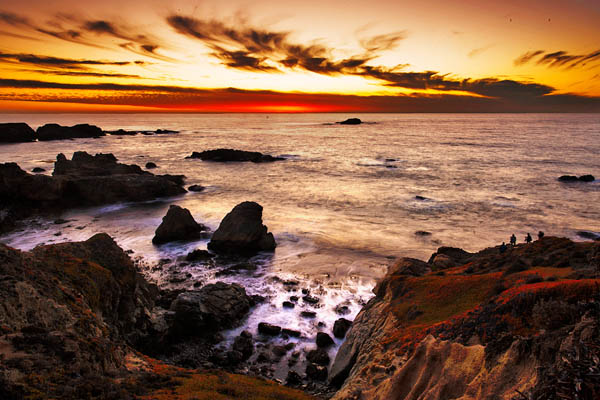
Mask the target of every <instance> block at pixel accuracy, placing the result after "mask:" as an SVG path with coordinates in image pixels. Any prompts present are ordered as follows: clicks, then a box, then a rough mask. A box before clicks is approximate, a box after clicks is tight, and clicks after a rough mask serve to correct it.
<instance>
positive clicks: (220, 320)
mask: <svg viewBox="0 0 600 400" xmlns="http://www.w3.org/2000/svg"><path fill="white" fill-rule="evenodd" d="M171 310H172V311H174V312H175V320H174V326H173V328H172V331H173V332H172V333H173V334H174V335H175V336H176V337H177V336H181V335H183V336H188V335H189V336H203V335H205V334H208V333H214V332H217V331H220V330H223V329H229V328H233V327H235V326H238V325H239V324H240V322H241V321H242V319H243V318H244V317H245V316H246V315H247V314H248V311H249V310H250V298H249V297H248V295H247V294H246V290H245V289H244V288H243V287H242V286H240V285H237V284H235V283H234V284H231V285H230V284H227V283H224V282H217V283H213V284H209V285H206V286H204V287H203V288H202V289H200V290H198V291H189V292H184V293H181V294H179V295H178V296H177V298H176V299H175V301H173V303H172V304H171Z"/></svg>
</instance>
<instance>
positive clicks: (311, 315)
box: [300, 311, 317, 318]
mask: <svg viewBox="0 0 600 400" xmlns="http://www.w3.org/2000/svg"><path fill="white" fill-rule="evenodd" d="M300 316H301V317H303V318H315V317H316V316H317V313H316V312H314V311H302V312H301V313H300Z"/></svg>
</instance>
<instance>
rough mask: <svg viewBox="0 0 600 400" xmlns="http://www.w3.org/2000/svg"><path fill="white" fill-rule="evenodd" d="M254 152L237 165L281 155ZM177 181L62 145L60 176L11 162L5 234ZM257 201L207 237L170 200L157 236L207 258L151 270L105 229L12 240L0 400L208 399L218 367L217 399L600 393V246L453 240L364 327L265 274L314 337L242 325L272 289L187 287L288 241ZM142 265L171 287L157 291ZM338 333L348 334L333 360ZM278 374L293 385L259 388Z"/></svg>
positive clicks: (2, 283)
mask: <svg viewBox="0 0 600 400" xmlns="http://www.w3.org/2000/svg"><path fill="white" fill-rule="evenodd" d="M257 154H259V155H260V156H256V154H254V153H251V154H250V156H251V157H250V158H248V159H247V160H242V159H236V160H235V161H253V162H265V161H272V160H270V159H267V160H265V159H263V157H265V155H262V154H260V153H257ZM234 156H235V157H238V156H244V157H246V155H244V154H241V153H234ZM256 157H259V158H256ZM268 157H271V156H268ZM199 158H201V157H199ZM257 160H260V161H257ZM183 184H184V177H183V176H181V175H154V174H152V173H149V172H147V171H143V170H142V169H141V168H140V167H138V166H136V165H126V164H121V163H118V161H117V159H116V157H115V156H114V155H112V154H96V155H95V156H92V155H89V154H87V153H85V152H75V153H74V154H73V156H72V158H71V160H69V159H67V158H66V157H65V156H64V155H62V154H59V155H58V156H57V159H56V162H55V166H54V172H53V174H52V176H46V175H31V174H28V173H27V172H25V171H23V170H22V169H20V168H19V166H18V165H16V164H14V163H6V164H0V195H2V199H3V200H2V204H0V206H1V207H2V210H3V211H2V216H3V217H2V224H1V225H0V228H1V229H3V230H4V231H8V230H10V229H13V228H14V226H15V224H16V223H17V222H18V220H19V219H22V218H25V217H28V216H31V215H33V214H34V213H40V214H42V215H51V213H53V212H59V211H63V210H66V209H69V208H72V207H84V206H95V205H101V204H112V203H115V202H122V201H131V202H137V201H144V200H151V199H155V198H159V197H165V196H177V195H181V194H184V193H185V192H186V190H185V189H184V188H183ZM262 211H263V210H262V207H261V206H260V205H259V204H257V203H254V202H243V203H240V204H238V205H237V206H236V207H234V208H233V209H232V210H231V212H230V213H229V214H227V215H226V216H225V217H224V218H223V220H222V221H221V224H220V226H219V227H218V229H217V230H216V231H215V232H214V233H212V234H211V233H210V232H209V230H208V228H207V227H205V226H204V225H202V224H201V223H198V222H196V221H195V220H194V218H193V216H192V215H191V213H190V211H189V210H186V209H184V208H181V207H179V206H175V205H172V206H171V208H170V209H169V210H168V212H167V214H166V215H165V217H164V218H163V221H162V223H161V224H160V226H158V227H157V230H156V234H155V238H154V240H153V243H154V244H155V245H157V246H160V245H163V244H165V243H169V242H173V241H175V242H177V241H182V240H183V241H185V240H194V239H197V238H198V237H201V236H203V235H206V237H210V242H209V244H208V250H209V251H206V250H201V249H197V250H194V251H192V252H190V253H189V254H187V255H186V256H185V257H183V258H182V259H180V260H175V261H173V260H165V262H164V263H162V261H161V263H159V265H155V266H147V265H143V259H141V260H140V259H139V260H138V261H139V263H138V264H136V263H134V262H133V261H132V260H131V258H130V256H129V254H127V253H126V252H125V251H124V250H123V249H121V248H120V247H119V246H118V245H117V244H116V243H115V241H114V240H113V239H112V238H111V237H110V236H108V235H107V234H102V233H101V234H97V235H94V236H93V237H91V238H89V239H88V240H86V241H83V242H74V243H61V244H54V245H46V246H38V247H36V248H35V249H33V250H32V251H29V252H21V251H19V250H15V249H12V248H10V247H7V246H5V245H3V244H0V260H1V268H0V287H1V289H2V290H0V296H1V301H0V397H2V398H15V399H20V398H40V399H42V398H47V397H54V398H73V397H78V398H115V399H116V398H193V396H195V395H198V397H201V396H200V395H202V396H205V395H207V394H208V395H209V394H210V393H211V392H210V391H211V390H213V389H214V387H215V385H214V384H209V383H207V384H206V387H203V388H198V386H197V384H198V382H204V381H210V382H212V381H211V379H213V377H215V376H216V377H218V378H215V379H217V380H218V381H219V382H221V384H220V386H219V390H220V391H217V393H221V394H225V395H227V396H230V397H232V398H235V397H236V393H237V394H239V393H246V394H247V393H254V392H253V391H255V392H256V393H257V394H256V398H273V399H304V398H310V396H311V395H314V396H317V397H319V398H329V397H332V396H333V398H335V399H389V398H398V399H417V398H419V399H437V398H458V397H463V398H478V399H479V398H482V399H497V398H501V399H512V398H518V397H519V396H520V395H522V396H524V397H526V398H531V399H536V400H537V399H543V398H547V397H544V396H545V395H547V394H548V393H552V392H553V391H554V392H556V393H561V394H565V395H573V394H577V395H578V396H580V397H579V398H584V399H587V398H594V395H595V394H597V393H599V392H598V390H600V380H599V379H598V376H600V375H599V373H600V364H599V361H598V360H599V358H598V357H599V356H600V353H599V352H598V349H599V348H600V343H599V342H598V338H599V337H600V335H598V334H599V333H600V325H599V323H598V317H599V316H600V297H599V296H600V289H599V285H600V279H599V274H600V242H598V241H592V242H579V243H577V242H572V241H570V240H568V239H564V238H556V237H548V236H547V237H543V238H542V239H540V240H538V241H535V242H533V243H531V244H523V245H518V246H514V247H513V246H511V247H509V248H508V249H507V250H503V249H502V248H500V247H499V246H497V247H493V248H488V249H485V250H482V251H480V252H478V253H469V252H466V251H464V250H461V249H457V248H449V247H441V248H439V249H438V251H437V252H436V253H435V254H433V255H432V256H431V258H430V259H429V260H428V261H427V262H425V261H420V260H416V259H409V258H402V259H399V260H398V261H397V262H396V263H395V264H394V265H393V266H392V267H390V269H389V271H388V273H387V275H386V276H385V277H384V278H383V279H382V280H381V281H380V282H379V283H378V285H377V286H376V288H375V289H374V293H375V297H373V298H372V299H371V300H370V301H369V302H368V303H367V304H365V306H364V307H363V309H362V311H361V312H360V313H359V315H358V316H357V317H356V319H355V320H354V321H350V320H349V319H346V318H345V317H344V316H346V315H347V314H348V312H349V311H348V307H347V306H346V305H344V303H340V304H339V305H338V306H337V307H336V309H335V311H336V313H337V314H338V315H339V318H338V319H337V320H336V321H335V323H334V324H333V325H332V326H326V325H325V324H323V323H322V321H320V318H319V315H318V313H319V307H320V299H319V292H318V291H316V290H311V288H309V287H306V286H304V285H303V283H301V282H299V281H295V280H284V279H280V278H278V277H276V276H265V277H264V279H271V280H273V281H274V282H276V283H277V285H278V287H279V288H280V289H279V290H280V291H281V293H284V294H285V297H286V300H285V301H283V302H282V303H281V304H276V305H274V306H275V307H281V308H285V309H288V310H294V313H296V314H297V316H298V317H299V318H303V319H307V320H310V321H312V324H313V325H314V327H316V329H317V333H316V335H315V336H314V337H309V338H307V337H304V333H303V332H301V330H299V329H298V328H297V327H296V326H294V325H293V324H290V325H286V326H280V325H276V324H272V323H269V322H267V321H261V322H259V323H257V324H256V326H252V329H251V330H252V332H250V329H243V330H241V329H242V327H247V324H246V323H245V321H246V320H247V319H248V316H249V315H250V314H251V313H252V310H254V309H256V308H257V307H261V306H262V305H263V304H265V303H269V302H270V299H267V298H265V297H263V296H261V295H259V294H257V293H252V292H250V291H249V290H248V288H245V287H243V286H241V285H239V284H237V283H228V282H224V281H216V282H212V283H208V284H206V283H205V282H202V281H200V280H196V281H194V282H192V281H191V279H192V276H191V274H186V273H185V272H183V271H184V269H183V268H184V267H186V266H188V265H194V266H198V267H200V268H202V269H208V270H210V269H217V270H218V271H217V272H216V274H215V275H216V276H217V277H219V276H221V277H227V276H231V275H236V274H239V273H246V272H247V271H254V270H256V269H257V268H258V267H257V265H256V264H255V263H253V262H251V261H250V257H252V256H254V255H256V254H258V253H260V254H265V253H268V252H272V251H273V250H274V249H275V248H276V245H277V244H276V242H275V238H274V237H273V234H272V233H270V232H269V231H268V228H267V227H266V226H265V225H263V221H262ZM167 266H168V268H167ZM148 268H151V269H158V270H159V272H161V273H163V272H164V275H165V276H166V277H167V278H166V279H167V280H168V281H170V282H171V283H175V284H176V285H175V286H174V287H171V286H168V287H166V286H163V287H159V286H157V285H155V284H152V283H149V281H148V280H147V276H148V274H147V272H148ZM144 275H146V277H144ZM238 328H239V330H237V331H235V332H237V333H236V334H235V336H234V337H232V338H231V340H227V339H226V338H225V336H224V334H225V333H226V332H231V331H232V329H233V330H235V329H238ZM334 338H335V339H334ZM344 339H345V340H344ZM299 340H302V341H303V342H302V343H303V344H306V343H310V345H308V346H306V345H304V346H300V342H299ZM335 340H338V341H342V340H344V341H343V344H342V345H341V347H340V349H339V351H338V352H337V354H335V353H334V352H332V350H331V349H332V346H333V345H334V344H335ZM281 373H284V374H285V375H284V376H285V378H283V379H282V378H279V383H285V384H286V385H287V386H288V387H284V386H281V385H278V384H276V383H272V382H271V383H269V382H266V381H264V380H261V379H264V378H268V379H273V378H276V377H277V376H281ZM239 374H241V375H239ZM49 382H54V383H53V384H50V383H49ZM97 382H102V388H98V387H97V384H96V383H97ZM581 382H583V384H582V383H581ZM194 385H196V386H194ZM217 386H218V385H217ZM289 387H291V388H289ZM194 388H195V389H194ZM294 388H297V389H302V390H303V391H304V392H301V391H297V390H295V389H294ZM194 390H196V392H194ZM181 393H187V395H189V396H188V397H186V395H184V394H181ZM161 396H163V397H161ZM261 396H263V397H261ZM590 396H591V397H590ZM250 398H254V397H250Z"/></svg>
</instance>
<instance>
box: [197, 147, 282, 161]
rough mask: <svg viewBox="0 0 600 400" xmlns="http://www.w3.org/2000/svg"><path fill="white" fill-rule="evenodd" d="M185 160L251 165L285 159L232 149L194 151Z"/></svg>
mask: <svg viewBox="0 0 600 400" xmlns="http://www.w3.org/2000/svg"><path fill="white" fill-rule="evenodd" d="M186 158H199V159H201V160H202V161H218V162H231V161H238V162H244V161H251V162H253V163H264V162H273V161H282V160H285V158H282V157H273V156H271V155H269V154H262V153H259V152H257V151H243V150H234V149H216V150H206V151H203V152H201V153H198V152H196V151H194V152H193V153H192V155H191V156H188V157H186Z"/></svg>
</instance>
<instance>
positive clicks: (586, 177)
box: [558, 174, 596, 182]
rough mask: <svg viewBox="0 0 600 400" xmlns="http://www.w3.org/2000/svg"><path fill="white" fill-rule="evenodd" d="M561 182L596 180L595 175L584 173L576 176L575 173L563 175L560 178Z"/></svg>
mask: <svg viewBox="0 0 600 400" xmlns="http://www.w3.org/2000/svg"><path fill="white" fill-rule="evenodd" d="M558 180H559V181H560V182H593V181H595V180H596V178H595V177H594V175H589V174H588V175H582V176H580V177H576V176H574V175H563V176H561V177H559V178H558Z"/></svg>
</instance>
